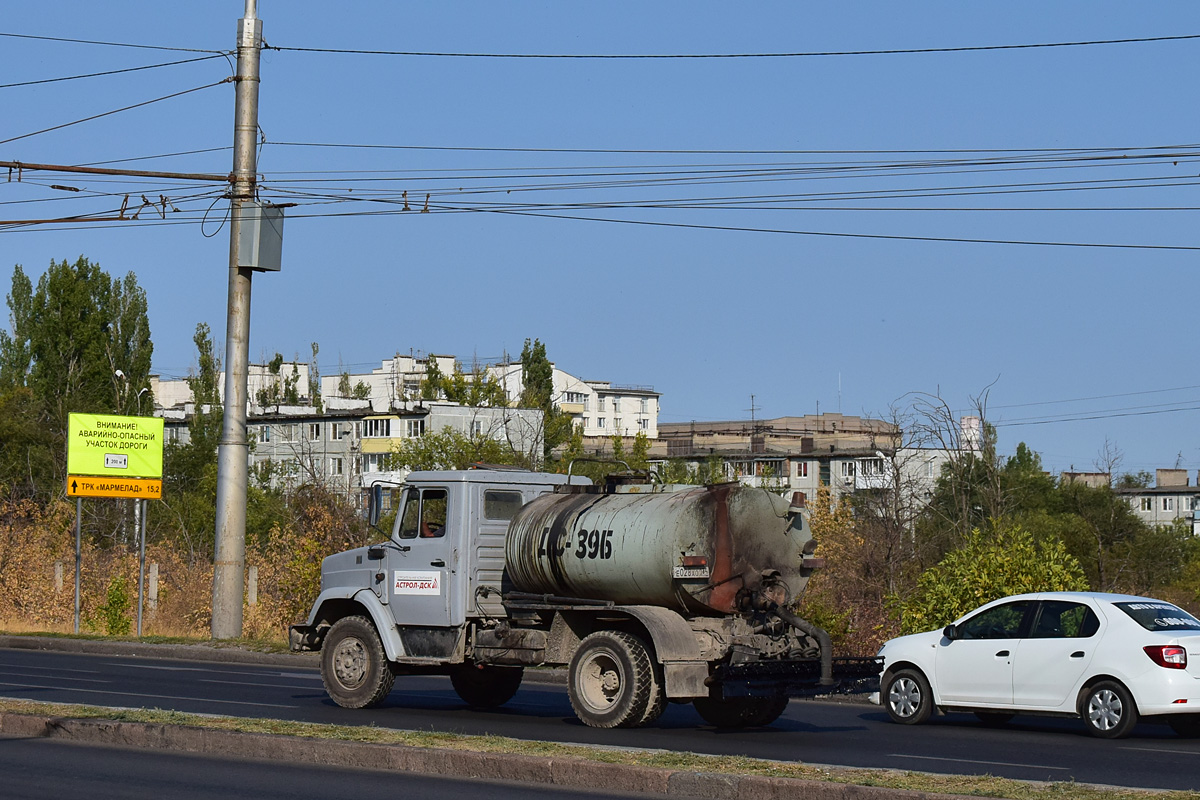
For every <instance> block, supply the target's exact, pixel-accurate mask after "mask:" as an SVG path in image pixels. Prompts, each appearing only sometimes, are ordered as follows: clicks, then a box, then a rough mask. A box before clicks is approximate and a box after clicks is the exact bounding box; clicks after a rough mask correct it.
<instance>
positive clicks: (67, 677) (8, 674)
mask: <svg viewBox="0 0 1200 800" xmlns="http://www.w3.org/2000/svg"><path fill="white" fill-rule="evenodd" d="M0 676H4V677H16V678H46V677H49V676H47V675H46V673H44V672H8V671H0ZM59 680H63V681H75V682H76V683H111V682H112V681H107V680H104V679H102V678H74V677H71V676H70V675H64V676H62V677H61V678H59Z"/></svg>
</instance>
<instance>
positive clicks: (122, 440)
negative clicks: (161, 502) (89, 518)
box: [67, 414, 163, 636]
mask: <svg viewBox="0 0 1200 800" xmlns="http://www.w3.org/2000/svg"><path fill="white" fill-rule="evenodd" d="M162 464H163V420H162V418H161V417H121V416H116V415H113V414H71V415H70V417H69V418H68V423H67V496H68V497H74V498H75V632H76V633H79V612H80V594H79V577H80V567H81V562H82V558H83V556H82V531H81V528H80V525H81V517H82V512H83V501H82V498H84V497H132V498H134V499H135V500H136V501H138V502H140V503H141V514H140V515H139V522H138V529H139V530H138V539H139V545H138V547H139V558H138V611H137V634H138V636H141V635H142V600H143V595H144V586H145V578H144V576H143V573H144V572H145V563H146V557H145V553H146V501H147V500H158V499H159V498H161V497H162V473H163V468H162Z"/></svg>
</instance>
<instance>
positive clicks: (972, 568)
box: [896, 525, 1088, 633]
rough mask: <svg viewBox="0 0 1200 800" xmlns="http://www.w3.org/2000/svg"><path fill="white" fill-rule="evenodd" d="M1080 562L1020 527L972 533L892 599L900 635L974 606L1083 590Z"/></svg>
mask: <svg viewBox="0 0 1200 800" xmlns="http://www.w3.org/2000/svg"><path fill="white" fill-rule="evenodd" d="M1087 588H1088V584H1087V578H1085V577H1084V574H1083V569H1082V568H1081V567H1080V566H1079V562H1078V561H1077V560H1075V558H1074V557H1073V556H1072V555H1071V554H1070V553H1069V552H1067V549H1066V547H1065V546H1064V545H1063V544H1062V542H1059V541H1054V540H1051V541H1046V540H1042V541H1038V540H1035V539H1034V537H1033V535H1032V534H1030V533H1029V531H1027V530H1025V529H1024V528H1022V527H1020V526H1019V525H1006V526H1003V527H1002V528H1000V529H999V530H997V531H995V532H994V533H993V534H992V535H987V534H984V533H982V532H980V531H978V530H976V531H972V533H971V536H970V538H969V539H968V540H967V543H966V544H965V546H963V547H962V548H960V549H957V550H954V551H952V552H951V553H949V554H948V555H947V556H946V557H945V558H944V559H942V561H940V562H939V563H938V564H937V566H935V567H933V568H931V569H929V570H926V572H925V573H924V574H923V575H921V577H920V579H919V580H918V581H917V588H916V591H915V592H914V593H913V594H912V595H911V596H909V597H908V598H906V599H904V600H898V599H897V600H896V604H897V606H898V607H899V609H900V612H901V630H902V632H904V633H915V632H917V631H925V630H933V629H936V628H940V627H942V626H943V625H946V624H947V623H950V622H952V621H954V620H955V619H957V618H958V617H961V616H962V615H963V614H965V613H967V612H968V611H970V610H972V609H973V608H976V607H977V606H980V605H983V604H984V603H989V602H991V601H992V600H998V599H999V598H1001V597H1006V596H1008V595H1012V594H1023V593H1025V592H1052V591H1086V590H1087Z"/></svg>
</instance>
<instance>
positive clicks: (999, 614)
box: [934, 600, 1036, 705]
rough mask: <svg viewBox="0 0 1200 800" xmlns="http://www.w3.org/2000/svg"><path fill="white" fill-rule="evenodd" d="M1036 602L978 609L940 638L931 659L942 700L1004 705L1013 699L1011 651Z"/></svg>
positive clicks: (1013, 650) (953, 702)
mask: <svg viewBox="0 0 1200 800" xmlns="http://www.w3.org/2000/svg"><path fill="white" fill-rule="evenodd" d="M1035 606H1036V603H1035V602H1034V601H1033V600H1014V601H1012V602H1009V603H1002V604H1000V605H998V606H992V607H991V608H988V609H985V610H983V611H980V612H979V613H977V614H975V615H974V616H971V617H968V618H967V619H965V620H963V621H962V622H960V623H958V625H956V626H955V629H956V635H955V638H954V639H948V638H943V639H942V641H941V642H940V643H939V644H938V649H937V653H936V655H935V657H934V681H935V682H936V685H937V691H936V694H937V696H938V698H939V699H940V701H941V702H946V703H951V704H955V703H957V704H962V705H1009V704H1011V703H1012V701H1013V672H1012V665H1013V653H1014V652H1015V651H1016V649H1017V645H1018V644H1019V643H1020V641H1021V638H1020V637H1021V633H1022V631H1023V630H1024V628H1025V625H1026V623H1027V621H1028V619H1029V617H1030V614H1031V612H1032V610H1033V609H1034V607H1035Z"/></svg>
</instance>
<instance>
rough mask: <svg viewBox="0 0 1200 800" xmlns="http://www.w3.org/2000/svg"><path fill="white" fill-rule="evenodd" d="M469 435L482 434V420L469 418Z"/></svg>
mask: <svg viewBox="0 0 1200 800" xmlns="http://www.w3.org/2000/svg"><path fill="white" fill-rule="evenodd" d="M471 435H472V436H483V420H478V419H475V420H471Z"/></svg>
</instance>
